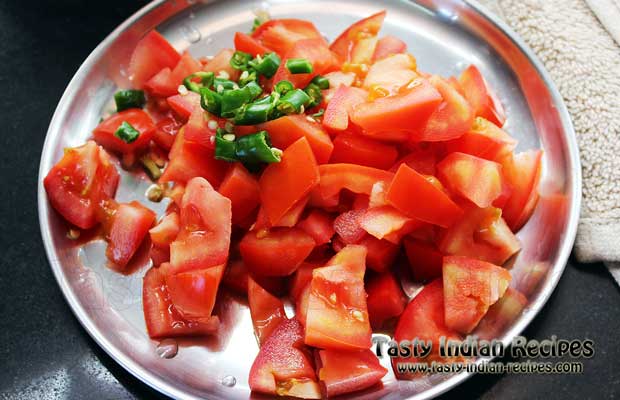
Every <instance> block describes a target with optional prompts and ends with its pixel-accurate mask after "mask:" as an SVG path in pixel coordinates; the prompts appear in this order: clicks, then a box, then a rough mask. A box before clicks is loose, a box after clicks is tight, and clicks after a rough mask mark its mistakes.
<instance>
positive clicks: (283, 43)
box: [252, 18, 326, 57]
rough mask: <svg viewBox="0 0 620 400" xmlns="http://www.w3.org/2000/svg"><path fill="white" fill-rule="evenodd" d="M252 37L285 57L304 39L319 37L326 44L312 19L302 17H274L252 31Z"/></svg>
mask: <svg viewBox="0 0 620 400" xmlns="http://www.w3.org/2000/svg"><path fill="white" fill-rule="evenodd" d="M252 37H253V38H254V39H256V40H258V41H259V42H260V43H261V44H262V45H263V46H265V47H267V48H269V49H271V50H273V51H275V52H276V53H278V54H279V55H280V57H283V56H284V55H286V54H287V53H288V52H289V51H290V50H291V49H292V48H293V47H294V46H295V44H296V43H297V42H299V41H301V40H304V39H317V40H319V43H320V44H321V45H323V46H326V42H325V39H323V35H321V33H320V32H319V31H318V29H316V27H315V26H314V24H313V23H312V22H310V21H304V20H301V19H293V18H288V19H272V20H269V21H266V22H264V23H262V24H261V25H260V26H259V27H258V28H256V30H255V31H254V32H253V33H252Z"/></svg>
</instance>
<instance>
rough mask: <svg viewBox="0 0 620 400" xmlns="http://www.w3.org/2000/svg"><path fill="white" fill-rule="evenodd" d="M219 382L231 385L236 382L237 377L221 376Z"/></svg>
mask: <svg viewBox="0 0 620 400" xmlns="http://www.w3.org/2000/svg"><path fill="white" fill-rule="evenodd" d="M221 383H222V385H224V386H228V387H233V386H235V385H236V384H237V378H235V377H234V376H232V375H226V376H225V377H223V378H222V382H221Z"/></svg>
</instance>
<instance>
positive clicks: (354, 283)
mask: <svg viewBox="0 0 620 400" xmlns="http://www.w3.org/2000/svg"><path fill="white" fill-rule="evenodd" d="M365 258H366V248H365V247H363V246H355V245H349V246H346V247H345V248H343V249H342V250H341V251H340V252H338V253H337V254H336V255H335V256H334V257H333V258H332V259H331V260H330V261H329V262H328V263H327V265H326V266H325V267H321V268H316V269H315V270H314V271H312V281H311V283H310V287H311V292H310V297H309V299H308V311H307V315H306V337H305V343H306V344H307V345H310V346H315V347H319V348H323V349H342V350H356V349H368V348H369V347H370V343H371V340H370V336H371V330H370V322H369V320H368V309H367V305H366V292H365V291H364V271H365V269H366V266H365Z"/></svg>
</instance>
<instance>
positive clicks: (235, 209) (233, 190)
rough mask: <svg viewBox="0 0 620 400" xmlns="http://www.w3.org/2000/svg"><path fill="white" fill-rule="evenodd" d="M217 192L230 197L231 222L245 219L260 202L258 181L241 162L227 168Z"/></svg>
mask: <svg viewBox="0 0 620 400" xmlns="http://www.w3.org/2000/svg"><path fill="white" fill-rule="evenodd" d="M218 192H220V194H221V195H222V196H224V197H227V198H228V199H230V203H231V207H232V222H233V224H239V223H241V222H242V221H243V220H245V219H246V218H247V217H248V216H250V214H252V211H254V210H255V209H256V207H258V204H259V203H260V187H259V185H258V181H257V180H256V178H254V176H252V174H250V173H249V172H248V170H247V169H245V167H244V166H243V165H242V164H241V163H235V164H234V165H232V166H231V167H230V168H229V170H228V172H227V173H226V176H225V177H224V180H223V181H222V184H221V185H220V187H219V189H218Z"/></svg>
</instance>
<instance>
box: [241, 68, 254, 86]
mask: <svg viewBox="0 0 620 400" xmlns="http://www.w3.org/2000/svg"><path fill="white" fill-rule="evenodd" d="M256 79H257V75H256V71H252V72H250V71H248V70H246V71H243V72H242V73H241V76H239V81H238V82H239V86H245V85H247V84H248V83H250V82H256Z"/></svg>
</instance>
